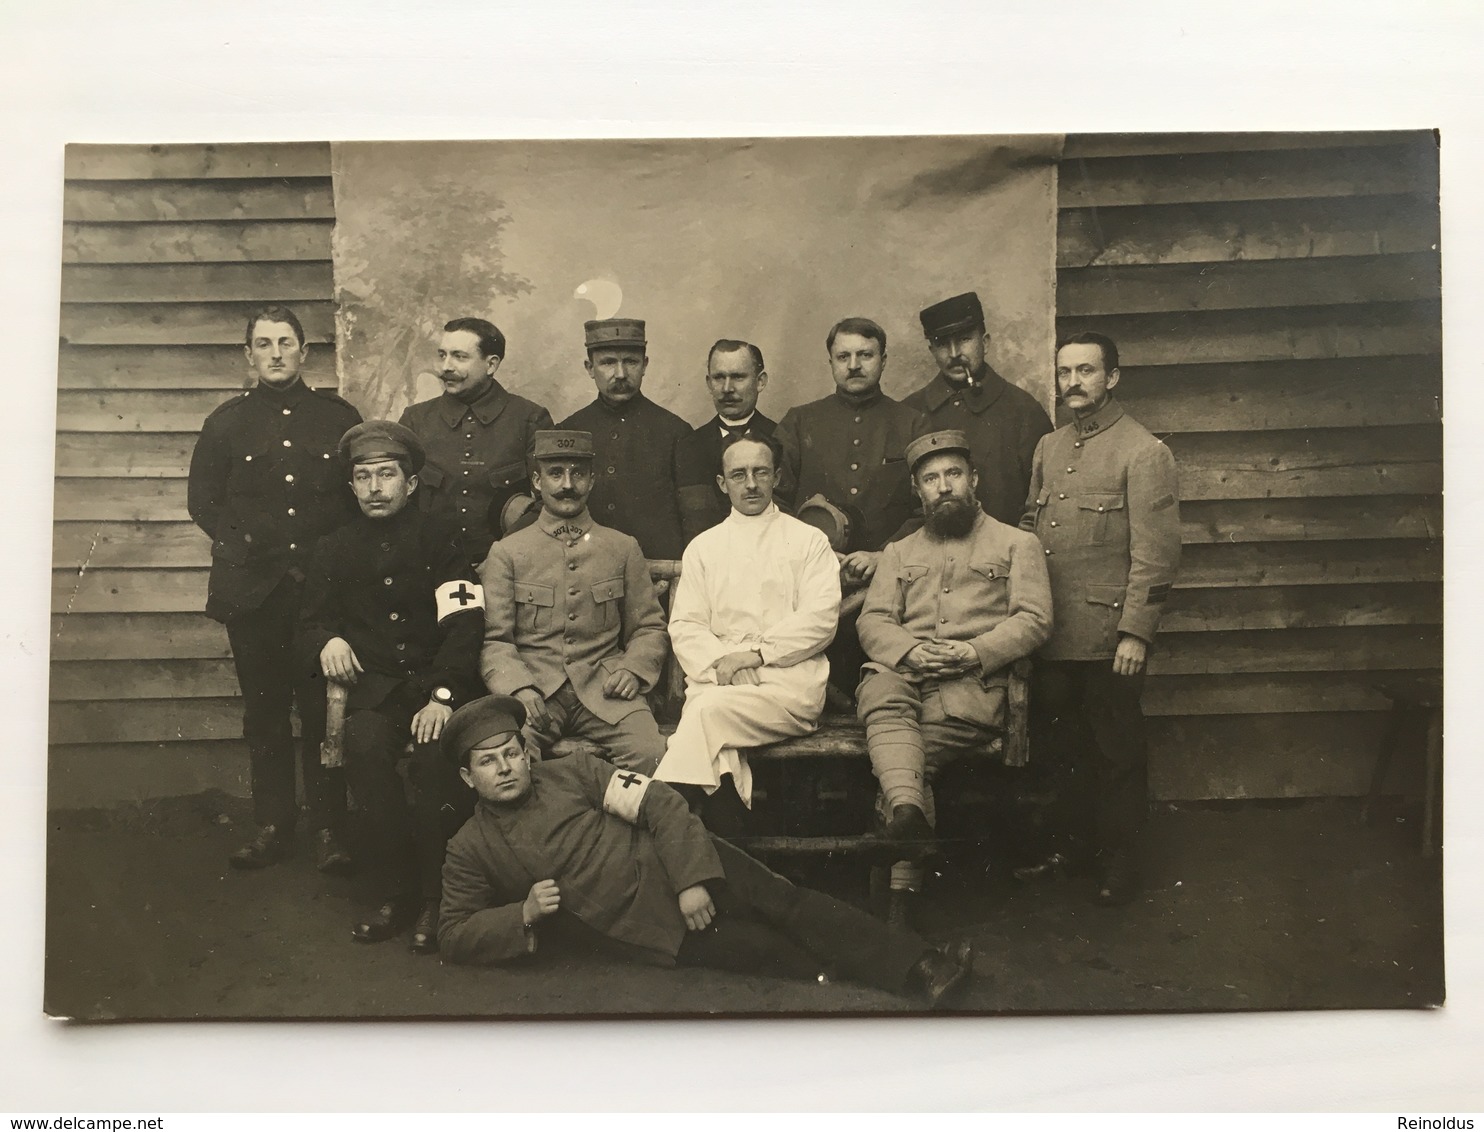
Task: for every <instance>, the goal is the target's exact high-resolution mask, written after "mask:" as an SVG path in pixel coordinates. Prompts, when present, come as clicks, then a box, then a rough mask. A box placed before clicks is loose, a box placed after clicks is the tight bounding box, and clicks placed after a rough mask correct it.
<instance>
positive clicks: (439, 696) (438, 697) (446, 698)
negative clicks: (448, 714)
mask: <svg viewBox="0 0 1484 1132" xmlns="http://www.w3.org/2000/svg"><path fill="white" fill-rule="evenodd" d="M432 697H433V702H434V703H435V704H442V705H443V706H444V707H453V692H452V690H451V689H448V688H445V687H443V686H442V685H439V686H438V687H437V688H434V689H433V691H432Z"/></svg>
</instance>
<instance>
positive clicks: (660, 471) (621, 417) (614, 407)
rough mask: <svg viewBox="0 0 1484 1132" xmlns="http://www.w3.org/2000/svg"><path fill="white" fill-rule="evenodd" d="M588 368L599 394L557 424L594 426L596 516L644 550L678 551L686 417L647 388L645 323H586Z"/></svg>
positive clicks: (657, 554)
mask: <svg viewBox="0 0 1484 1132" xmlns="http://www.w3.org/2000/svg"><path fill="white" fill-rule="evenodd" d="M583 327H584V330H585V331H586V341H587V361H586V362H585V363H584V364H585V365H586V367H587V373H588V376H589V377H591V378H592V379H593V384H594V385H596V386H597V387H598V396H597V398H596V399H595V400H594V401H593V402H592V404H590V405H588V406H587V407H585V408H582V409H578V410H577V412H575V413H573V414H572V415H571V416H570V417H568V418H567V419H566V420H564V421H563V422H562V423H561V425H560V427H561V428H563V429H576V430H578V431H581V432H588V433H591V434H592V446H593V447H592V450H593V458H594V461H595V463H594V470H595V471H596V472H597V475H596V477H595V480H594V486H593V495H592V499H591V501H590V506H591V507H592V511H593V515H594V517H595V518H596V519H597V520H598V521H599V522H600V523H602V524H603V525H604V526H605V527H612V528H613V529H614V530H616V531H622V532H623V533H624V534H626V535H632V536H633V537H634V538H636V539H638V540H639V546H640V548H641V549H642V550H643V551H644V556H645V557H646V558H662V559H676V558H679V557H680V552H681V550H683V549H684V547H685V537H684V536H683V535H682V534H681V533H680V512H679V510H678V509H677V507H676V504H675V471H674V464H673V461H674V457H675V445H676V443H677V442H678V441H679V440H680V438H681V437H683V436H689V435H690V431H691V429H690V425H688V424H686V423H685V421H683V420H681V419H680V418H679V417H677V416H676V415H675V414H674V413H672V412H670V410H669V409H662V408H660V406H658V405H656V404H655V403H654V402H653V401H651V400H650V399H649V398H648V397H646V396H644V394H643V392H642V389H643V385H644V371H645V369H647V368H648V366H649V358H648V356H647V355H646V354H645V352H644V348H645V344H646V343H645V339H644V323H643V321H642V320H641V319H637V318H608V319H602V320H600V321H597V322H588V323H584V324H583Z"/></svg>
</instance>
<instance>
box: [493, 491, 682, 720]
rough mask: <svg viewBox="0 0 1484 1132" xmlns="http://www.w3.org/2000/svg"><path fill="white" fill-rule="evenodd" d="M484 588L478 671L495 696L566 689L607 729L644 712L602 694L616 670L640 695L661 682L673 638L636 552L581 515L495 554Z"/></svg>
mask: <svg viewBox="0 0 1484 1132" xmlns="http://www.w3.org/2000/svg"><path fill="white" fill-rule="evenodd" d="M479 573H480V577H481V580H482V581H483V583H484V603H485V630H484V651H483V653H482V656H481V661H480V667H481V670H482V672H483V674H484V682H485V685H486V687H488V688H489V690H490V691H491V692H494V693H495V694H496V695H502V696H509V695H513V694H514V693H515V692H516V691H517V690H519V689H521V688H527V687H531V688H536V689H538V690H539V691H540V692H541V694H542V695H543V696H546V697H548V698H550V697H551V696H553V695H555V694H556V692H557V691H558V690H559V689H560V688H561V686H562V685H563V684H564V683H566V682H567V681H569V680H570V681H571V682H572V690H573V691H574V692H575V693H576V694H577V698H578V700H579V701H580V702H581V703H582V706H583V707H585V708H587V710H588V711H590V712H592V713H593V714H594V715H596V716H597V717H598V718H599V719H601V720H603V721H604V722H605V723H617V722H618V721H619V720H620V719H623V718H624V717H625V716H627V715H630V714H632V713H633V712H636V711H648V710H649V705H648V704H647V703H646V701H645V699H644V697H643V696H635V697H634V698H633V699H632V700H621V699H618V698H617V697H614V696H606V695H604V694H603V683H604V681H606V680H607V678H608V677H609V676H610V675H611V674H612V673H613V672H614V671H615V670H616V669H619V668H623V669H627V670H628V671H630V672H632V673H633V674H634V675H635V676H637V677H638V678H639V683H640V686H641V688H642V689H643V691H645V692H647V691H649V690H650V689H651V688H653V687H654V685H655V682H656V681H658V680H659V678H660V669H661V668H662V667H663V666H664V663H665V656H666V654H667V653H668V652H669V646H670V640H669V638H668V637H667V636H666V635H665V616H664V614H663V613H662V612H661V611H660V603H659V598H658V597H656V596H655V591H654V583H653V582H652V581H650V578H649V567H648V565H647V564H646V563H645V561H644V555H643V554H641V553H640V551H639V544H638V543H637V542H635V541H634V540H633V539H632V538H630V537H629V536H628V535H626V534H622V533H620V532H619V531H612V530H609V529H608V528H606V527H603V526H600V525H599V524H597V523H595V522H593V519H592V515H591V514H590V513H588V512H583V513H582V514H581V515H579V516H577V518H575V519H558V518H556V517H554V516H552V515H548V514H547V513H546V512H544V511H543V512H542V513H541V516H540V518H539V519H537V520H536V522H535V524H533V525H532V526H529V527H527V528H525V530H521V531H515V532H513V533H512V534H510V535H508V536H507V537H505V538H503V539H501V540H500V541H499V542H497V543H495V545H494V546H492V547H490V553H489V557H488V558H486V559H485V560H484V565H483V566H481V567H480V570H479Z"/></svg>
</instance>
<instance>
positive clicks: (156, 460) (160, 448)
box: [57, 393, 232, 478]
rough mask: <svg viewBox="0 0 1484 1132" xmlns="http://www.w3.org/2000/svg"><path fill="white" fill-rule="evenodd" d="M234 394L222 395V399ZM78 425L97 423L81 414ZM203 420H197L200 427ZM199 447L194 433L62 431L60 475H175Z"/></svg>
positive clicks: (182, 472) (59, 439) (181, 473)
mask: <svg viewBox="0 0 1484 1132" xmlns="http://www.w3.org/2000/svg"><path fill="white" fill-rule="evenodd" d="M229 396H232V394H230V393H224V394H222V399H223V400H225V399H226V397H229ZM73 421H74V423H75V424H84V425H86V424H96V423H97V421H96V418H95V417H93V416H87V415H78V416H76V417H74V418H73ZM200 423H201V422H200V421H199V420H198V421H197V422H196V424H197V427H198V428H199V426H200ZM195 447H196V433H195V432H194V431H192V432H185V431H181V432H63V433H58V434H57V475H59V476H114V477H118V476H148V477H151V478H154V477H167V478H176V477H180V476H184V475H185V474H186V472H187V471H188V470H189V468H190V463H191V452H192V451H193V450H194V449H195Z"/></svg>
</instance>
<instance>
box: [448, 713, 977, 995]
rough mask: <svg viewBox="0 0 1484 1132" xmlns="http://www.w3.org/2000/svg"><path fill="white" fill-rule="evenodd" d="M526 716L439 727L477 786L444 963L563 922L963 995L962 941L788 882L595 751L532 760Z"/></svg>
mask: <svg viewBox="0 0 1484 1132" xmlns="http://www.w3.org/2000/svg"><path fill="white" fill-rule="evenodd" d="M524 723H525V710H524V708H523V707H522V706H521V703H520V701H519V700H516V699H513V698H511V697H508V696H488V697H485V698H484V699H480V700H475V701H474V702H473V703H470V704H466V705H465V706H464V707H462V708H460V709H459V710H458V711H456V712H455V713H454V715H453V717H452V718H451V719H450V720H449V721H448V724H447V725H446V727H445V728H444V732H443V741H442V742H443V751H444V754H445V755H447V756H448V757H449V758H450V759H452V760H454V761H456V762H458V763H459V764H460V770H459V773H460V774H461V775H462V777H463V779H464V781H465V782H467V783H468V784H469V786H470V787H471V788H472V789H473V790H474V791H475V793H476V794H477V795H478V796H479V802H478V804H477V806H476V808H475V812H474V817H473V818H471V819H470V820H469V822H468V823H467V824H466V825H465V826H464V828H463V829H461V830H460V831H459V832H458V833H457V834H456V835H455V836H454V838H453V839H452V840H451V841H450V842H449V846H448V855H447V857H446V859H445V861H444V865H443V907H442V914H441V916H440V919H439V926H438V939H439V943H440V946H441V948H442V953H443V957H444V959H445V960H446V961H448V962H450V963H470V964H487V965H492V964H499V963H508V962H510V961H512V960H518V959H522V958H524V957H527V956H531V955H534V954H536V953H537V952H538V951H539V949H540V946H541V943H542V940H543V939H544V938H545V937H546V936H547V933H548V932H558V933H561V932H567V933H571V934H575V935H577V936H579V937H580V936H588V937H590V938H593V939H595V940H596V941H598V942H600V943H602V944H603V945H604V946H605V947H606V948H607V949H608V950H610V951H612V952H615V953H617V954H619V955H621V956H624V957H626V958H628V959H631V960H633V961H635V962H640V963H647V964H650V965H653V966H660V967H673V966H695V967H719V968H722V969H725V970H731V971H741V972H748V973H763V974H770V975H776V976H780V977H785V978H799V979H807V980H810V981H814V980H816V979H818V978H819V976H820V975H821V974H823V975H826V976H830V975H833V974H834V973H836V972H838V973H839V974H841V975H844V976H845V977H847V978H851V979H854V980H856V981H859V982H862V983H868V984H870V985H872V986H875V987H879V988H881V989H883V990H887V991H891V992H893V993H897V994H916V995H918V996H920V997H921V998H922V1000H923V1001H924V1002H925V1003H926V1004H927V1005H929V1006H932V1007H942V1006H947V1005H950V1004H951V1003H952V1002H953V1001H954V1000H955V998H956V997H957V995H958V994H960V993H961V992H962V991H963V989H964V986H965V983H966V982H967V980H968V978H969V975H970V972H971V970H972V966H973V952H972V949H971V948H970V947H969V945H968V944H967V943H966V942H959V943H955V944H948V945H944V946H943V947H942V948H934V947H933V946H932V945H930V944H929V943H927V942H926V941H925V940H924V939H923V938H922V937H921V936H918V935H916V934H915V933H913V932H910V931H905V930H902V929H898V928H891V927H888V926H886V925H885V924H882V923H880V922H879V921H877V920H875V919H872V918H871V917H870V916H869V915H867V914H866V913H865V912H862V911H860V910H859V909H857V908H854V907H852V906H851V905H849V904H845V903H843V902H841V901H838V900H835V899H834V898H832V897H829V896H826V895H824V894H823V893H820V892H815V891H813V890H812V889H808V888H800V887H798V886H795V885H793V884H791V883H790V882H788V881H787V880H784V879H783V878H782V877H780V876H777V875H776V874H774V873H772V872H770V871H769V870H768V869H766V868H764V867H763V866H762V865H760V864H759V863H758V862H757V861H755V860H753V859H752V858H751V857H749V856H748V855H747V854H745V853H743V852H742V851H741V850H740V849H737V848H736V847H735V846H733V845H731V844H729V843H728V842H726V841H723V840H721V839H720V838H716V837H713V836H711V835H710V834H708V833H707V831H706V829H705V827H704V826H703V825H702V824H701V822H700V819H699V818H697V817H695V816H694V815H692V814H691V812H690V810H689V808H688V807H687V806H686V804H685V801H684V800H683V799H682V798H681V797H680V795H679V794H677V793H676V792H675V791H674V790H672V789H671V788H670V787H668V786H666V785H665V784H664V783H663V782H657V781H653V780H651V779H649V778H647V777H645V776H644V775H642V774H638V773H636V772H633V771H625V770H619V769H617V768H615V767H613V766H610V765H609V764H607V763H605V762H602V761H601V760H599V759H595V758H592V757H591V756H588V755H580V754H578V755H570V756H568V757H566V758H563V759H557V760H553V761H550V762H539V763H536V762H534V761H533V760H532V758H531V756H530V752H529V751H528V750H527V748H526V745H525V740H524V738H523V736H522V734H521V727H522V726H523V725H524Z"/></svg>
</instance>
